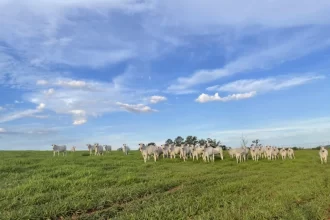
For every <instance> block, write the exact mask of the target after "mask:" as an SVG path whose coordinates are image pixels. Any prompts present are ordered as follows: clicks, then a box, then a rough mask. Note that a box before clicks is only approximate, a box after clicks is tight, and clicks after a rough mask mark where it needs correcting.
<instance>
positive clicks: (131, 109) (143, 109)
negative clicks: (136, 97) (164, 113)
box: [117, 102, 157, 113]
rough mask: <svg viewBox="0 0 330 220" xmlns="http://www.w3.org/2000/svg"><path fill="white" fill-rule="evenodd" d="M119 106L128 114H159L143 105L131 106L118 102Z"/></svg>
mask: <svg viewBox="0 0 330 220" xmlns="http://www.w3.org/2000/svg"><path fill="white" fill-rule="evenodd" d="M117 105H119V106H120V107H121V108H122V109H125V110H126V111H128V112H135V113H148V112H157V110H155V109H152V108H150V107H149V106H146V105H143V104H137V105H131V104H125V103H121V102H117Z"/></svg>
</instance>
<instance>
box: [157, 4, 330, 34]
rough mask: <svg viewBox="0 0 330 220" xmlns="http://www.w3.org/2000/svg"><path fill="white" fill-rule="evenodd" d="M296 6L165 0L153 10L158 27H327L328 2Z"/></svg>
mask: <svg viewBox="0 0 330 220" xmlns="http://www.w3.org/2000/svg"><path fill="white" fill-rule="evenodd" d="M300 3H301V2H300V1H299V0H291V1H289V2H288V1H285V0H277V1H264V0H255V1H253V3H252V4H249V3H247V2H246V1H244V0H232V1H227V0H220V1H219V0H205V1H202V2H194V4H191V1H189V0H180V1H176V0H167V1H160V2H158V4H157V8H158V9H159V12H158V13H160V14H161V15H162V18H163V19H164V21H163V22H162V23H161V24H162V25H166V26H175V25H176V26H179V27H182V26H184V27H189V29H199V30H200V29H202V30H204V29H203V27H204V28H205V29H207V28H210V27H217V26H234V27H237V28H239V27H246V26H267V27H272V28H276V27H278V28H280V27H292V26H301V25H306V24H310V25H313V24H329V20H325V18H329V17H330V16H329V12H330V9H329V8H330V3H329V1H327V0H319V1H318V2H317V4H316V3H315V2H313V1H304V4H300ZM183 11H184V13H182V12H183ZM165 19H166V20H165Z"/></svg>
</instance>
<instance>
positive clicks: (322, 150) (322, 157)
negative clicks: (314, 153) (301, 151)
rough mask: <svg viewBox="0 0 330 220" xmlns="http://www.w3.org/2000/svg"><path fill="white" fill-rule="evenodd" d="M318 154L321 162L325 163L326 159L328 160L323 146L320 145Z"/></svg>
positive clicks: (326, 151)
mask: <svg viewBox="0 0 330 220" xmlns="http://www.w3.org/2000/svg"><path fill="white" fill-rule="evenodd" d="M319 155H320V159H321V164H323V163H327V161H328V150H327V149H325V148H324V147H321V149H320V152H319Z"/></svg>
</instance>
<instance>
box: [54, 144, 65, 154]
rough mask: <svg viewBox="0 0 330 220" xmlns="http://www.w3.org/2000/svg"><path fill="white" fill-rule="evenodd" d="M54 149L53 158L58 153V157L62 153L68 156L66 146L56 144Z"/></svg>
mask: <svg viewBox="0 0 330 220" xmlns="http://www.w3.org/2000/svg"><path fill="white" fill-rule="evenodd" d="M52 147H53V156H55V154H56V152H57V156H60V152H62V153H63V156H64V154H65V155H66V145H56V144H52Z"/></svg>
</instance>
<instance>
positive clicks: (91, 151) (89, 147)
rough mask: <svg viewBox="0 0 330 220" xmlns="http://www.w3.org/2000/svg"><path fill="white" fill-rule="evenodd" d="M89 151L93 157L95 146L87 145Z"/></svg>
mask: <svg viewBox="0 0 330 220" xmlns="http://www.w3.org/2000/svg"><path fill="white" fill-rule="evenodd" d="M86 146H87V148H88V151H89V155H90V156H92V153H93V150H94V146H93V145H91V144H86Z"/></svg>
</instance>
